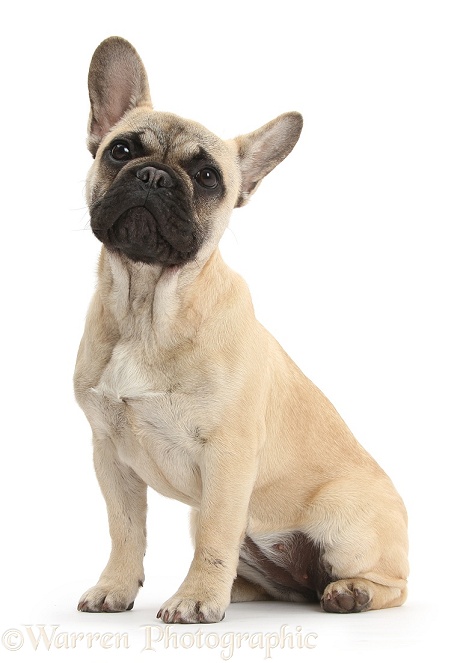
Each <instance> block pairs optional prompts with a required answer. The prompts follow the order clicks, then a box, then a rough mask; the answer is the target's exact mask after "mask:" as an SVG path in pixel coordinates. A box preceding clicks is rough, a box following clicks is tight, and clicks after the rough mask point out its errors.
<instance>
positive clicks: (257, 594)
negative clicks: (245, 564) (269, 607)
mask: <svg viewBox="0 0 463 663" xmlns="http://www.w3.org/2000/svg"><path fill="white" fill-rule="evenodd" d="M272 600H273V598H272V597H271V596H270V595H269V594H267V592H266V591H265V589H263V588H262V587H259V585H256V584H255V583H253V582H251V581H250V580H246V579H245V578H243V577H242V576H237V577H236V578H235V580H234V582H233V586H232V591H231V602H232V603H244V602H245V601H272Z"/></svg>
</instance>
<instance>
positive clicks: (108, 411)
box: [85, 344, 210, 499]
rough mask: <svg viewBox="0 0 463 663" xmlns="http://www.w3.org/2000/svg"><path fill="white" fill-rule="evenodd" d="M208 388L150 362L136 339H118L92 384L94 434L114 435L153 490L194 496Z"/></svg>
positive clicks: (124, 456)
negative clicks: (181, 380) (125, 341)
mask: <svg viewBox="0 0 463 663" xmlns="http://www.w3.org/2000/svg"><path fill="white" fill-rule="evenodd" d="M207 391H208V389H207V387H206V386H205V385H200V384H195V382H194V380H193V381H191V380H190V381H189V382H188V383H187V384H183V385H182V383H179V382H176V379H175V376H167V375H166V374H165V373H163V371H162V370H161V369H160V368H159V367H157V366H156V365H154V366H153V365H150V364H148V363H147V362H146V360H144V358H143V357H142V356H141V354H140V353H137V348H136V347H135V348H134V347H133V344H132V345H131V347H129V345H126V344H119V345H117V346H116V347H115V348H114V352H113V354H112V357H111V360H110V361H109V363H108V365H107V366H106V368H105V370H104V371H103V373H102V375H101V378H100V380H99V382H98V384H97V385H96V387H93V388H91V389H90V393H89V395H88V401H87V407H86V408H85V410H86V414H87V416H88V418H89V420H90V423H91V425H92V428H93V430H94V432H95V434H97V435H99V436H102V437H104V438H108V439H110V440H111V441H112V443H113V444H114V445H115V447H116V450H117V453H118V455H119V458H120V460H121V461H122V462H124V463H126V464H127V465H129V466H130V467H132V468H133V469H134V470H135V471H136V472H137V473H138V474H139V475H140V476H141V477H142V478H143V479H144V480H145V481H146V482H147V483H148V484H149V485H151V486H152V487H153V488H154V489H155V490H158V491H159V492H161V493H163V494H167V495H169V496H171V495H172V491H174V492H175V491H177V493H176V495H175V496H176V497H177V498H178V491H180V492H181V493H182V494H184V495H186V496H188V497H191V498H194V499H196V498H197V497H198V494H199V491H200V485H201V479H200V474H199V469H198V468H199V463H200V456H201V453H202V449H203V447H204V443H205V440H206V438H207V434H208V430H209V426H210V423H209V422H208V416H207V405H206V404H207V400H208V399H207ZM165 484H166V485H165ZM170 489H172V490H170Z"/></svg>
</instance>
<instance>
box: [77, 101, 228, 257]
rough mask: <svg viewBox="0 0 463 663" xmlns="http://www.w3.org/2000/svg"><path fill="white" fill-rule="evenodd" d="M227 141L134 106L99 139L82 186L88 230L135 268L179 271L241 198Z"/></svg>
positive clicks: (210, 243) (207, 244)
mask: <svg viewBox="0 0 463 663" xmlns="http://www.w3.org/2000/svg"><path fill="white" fill-rule="evenodd" d="M239 186H240V172H239V169H238V165H237V157H236V154H235V152H234V150H233V144H232V143H226V142H224V141H222V140H220V139H219V138H217V136H215V135H214V134H212V133H211V132H209V131H207V129H205V128H204V127H202V126H201V125H200V124H197V123H195V122H191V121H189V120H185V119H183V118H180V117H178V116H176V115H173V114H171V113H161V112H155V111H151V110H148V109H146V108H138V109H135V110H132V111H130V112H129V113H127V114H126V115H125V117H124V118H123V120H121V121H120V122H119V123H118V124H116V126H115V127H114V128H113V129H112V130H111V131H110V132H109V133H108V134H107V135H106V136H105V138H104V140H103V141H102V143H101V145H100V146H99V148H98V151H97V153H96V156H95V162H94V164H93V165H92V168H91V169H90V172H89V176H88V180H87V200H88V205H89V209H90V216H91V227H92V230H93V232H94V234H95V235H96V237H97V238H98V239H99V240H100V241H101V242H102V243H103V244H104V245H105V246H106V248H107V249H109V250H110V251H114V252H121V253H123V254H125V255H126V256H127V257H128V258H130V259H131V260H133V261H135V262H143V263H148V264H158V265H163V266H173V265H176V266H181V265H184V264H186V263H187V262H190V261H192V260H195V259H196V258H197V257H198V255H200V254H201V255H203V254H204V253H207V252H209V253H210V252H211V247H215V246H216V245H217V243H218V241H219V239H220V237H221V235H222V233H223V232H224V230H225V228H226V225H227V223H228V219H229V216H230V213H231V210H232V209H233V207H234V206H235V204H236V201H237V198H238V196H239Z"/></svg>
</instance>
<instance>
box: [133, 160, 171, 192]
mask: <svg viewBox="0 0 463 663" xmlns="http://www.w3.org/2000/svg"><path fill="white" fill-rule="evenodd" d="M136 175H137V178H138V179H139V180H141V181H142V182H144V183H145V184H148V185H149V186H150V187H154V188H155V189H157V188H158V187H161V188H163V189H169V188H170V187H172V186H174V181H173V179H172V178H171V176H170V175H169V173H166V171H165V170H161V169H160V168H155V167H154V166H145V167H144V168H140V170H138V171H137V173H136Z"/></svg>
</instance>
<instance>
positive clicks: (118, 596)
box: [77, 584, 138, 612]
mask: <svg viewBox="0 0 463 663" xmlns="http://www.w3.org/2000/svg"><path fill="white" fill-rule="evenodd" d="M137 592H138V588H137V589H136V590H135V591H134V590H133V589H128V588H127V587H121V586H111V585H109V584H101V585H100V584H98V585H95V587H91V588H90V589H89V590H88V591H86V592H85V594H83V596H82V597H81V599H80V601H79V604H78V606H77V610H80V611H81V612H124V611H125V610H132V608H133V604H134V601H135V597H136V595H137Z"/></svg>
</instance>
